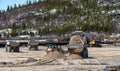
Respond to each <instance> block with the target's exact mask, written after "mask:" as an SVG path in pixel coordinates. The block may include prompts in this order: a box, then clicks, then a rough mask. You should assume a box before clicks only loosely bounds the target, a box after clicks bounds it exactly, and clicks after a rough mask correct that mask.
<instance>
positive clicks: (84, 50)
mask: <svg viewBox="0 0 120 71" xmlns="http://www.w3.org/2000/svg"><path fill="white" fill-rule="evenodd" d="M81 56H82V57H83V58H88V49H87V47H84V49H83V51H82V53H81Z"/></svg>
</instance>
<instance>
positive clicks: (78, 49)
mask: <svg viewBox="0 0 120 71" xmlns="http://www.w3.org/2000/svg"><path fill="white" fill-rule="evenodd" d="M68 52H69V53H70V55H71V54H77V55H79V56H81V57H82V58H88V49H87V37H86V36H85V33H84V32H82V31H79V32H74V33H72V34H71V38H70V41H69V44H68Z"/></svg>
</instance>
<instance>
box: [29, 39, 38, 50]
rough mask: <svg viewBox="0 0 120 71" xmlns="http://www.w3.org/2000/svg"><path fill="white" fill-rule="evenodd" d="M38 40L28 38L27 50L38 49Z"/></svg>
mask: <svg viewBox="0 0 120 71" xmlns="http://www.w3.org/2000/svg"><path fill="white" fill-rule="evenodd" d="M38 45H39V42H38V41H37V40H29V41H28V48H29V50H38Z"/></svg>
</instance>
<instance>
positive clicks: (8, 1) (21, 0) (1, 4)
mask: <svg viewBox="0 0 120 71" xmlns="http://www.w3.org/2000/svg"><path fill="white" fill-rule="evenodd" d="M26 1H27V0H0V10H6V9H7V6H8V5H9V6H14V4H16V5H19V4H26ZM31 1H33V0H31Z"/></svg>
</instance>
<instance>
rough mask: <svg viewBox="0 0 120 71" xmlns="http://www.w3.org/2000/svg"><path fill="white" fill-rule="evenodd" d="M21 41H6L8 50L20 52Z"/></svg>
mask: <svg viewBox="0 0 120 71" xmlns="http://www.w3.org/2000/svg"><path fill="white" fill-rule="evenodd" d="M19 47H20V43H19V42H17V41H7V43H6V46H5V48H6V52H19V51H20V49H19Z"/></svg>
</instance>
